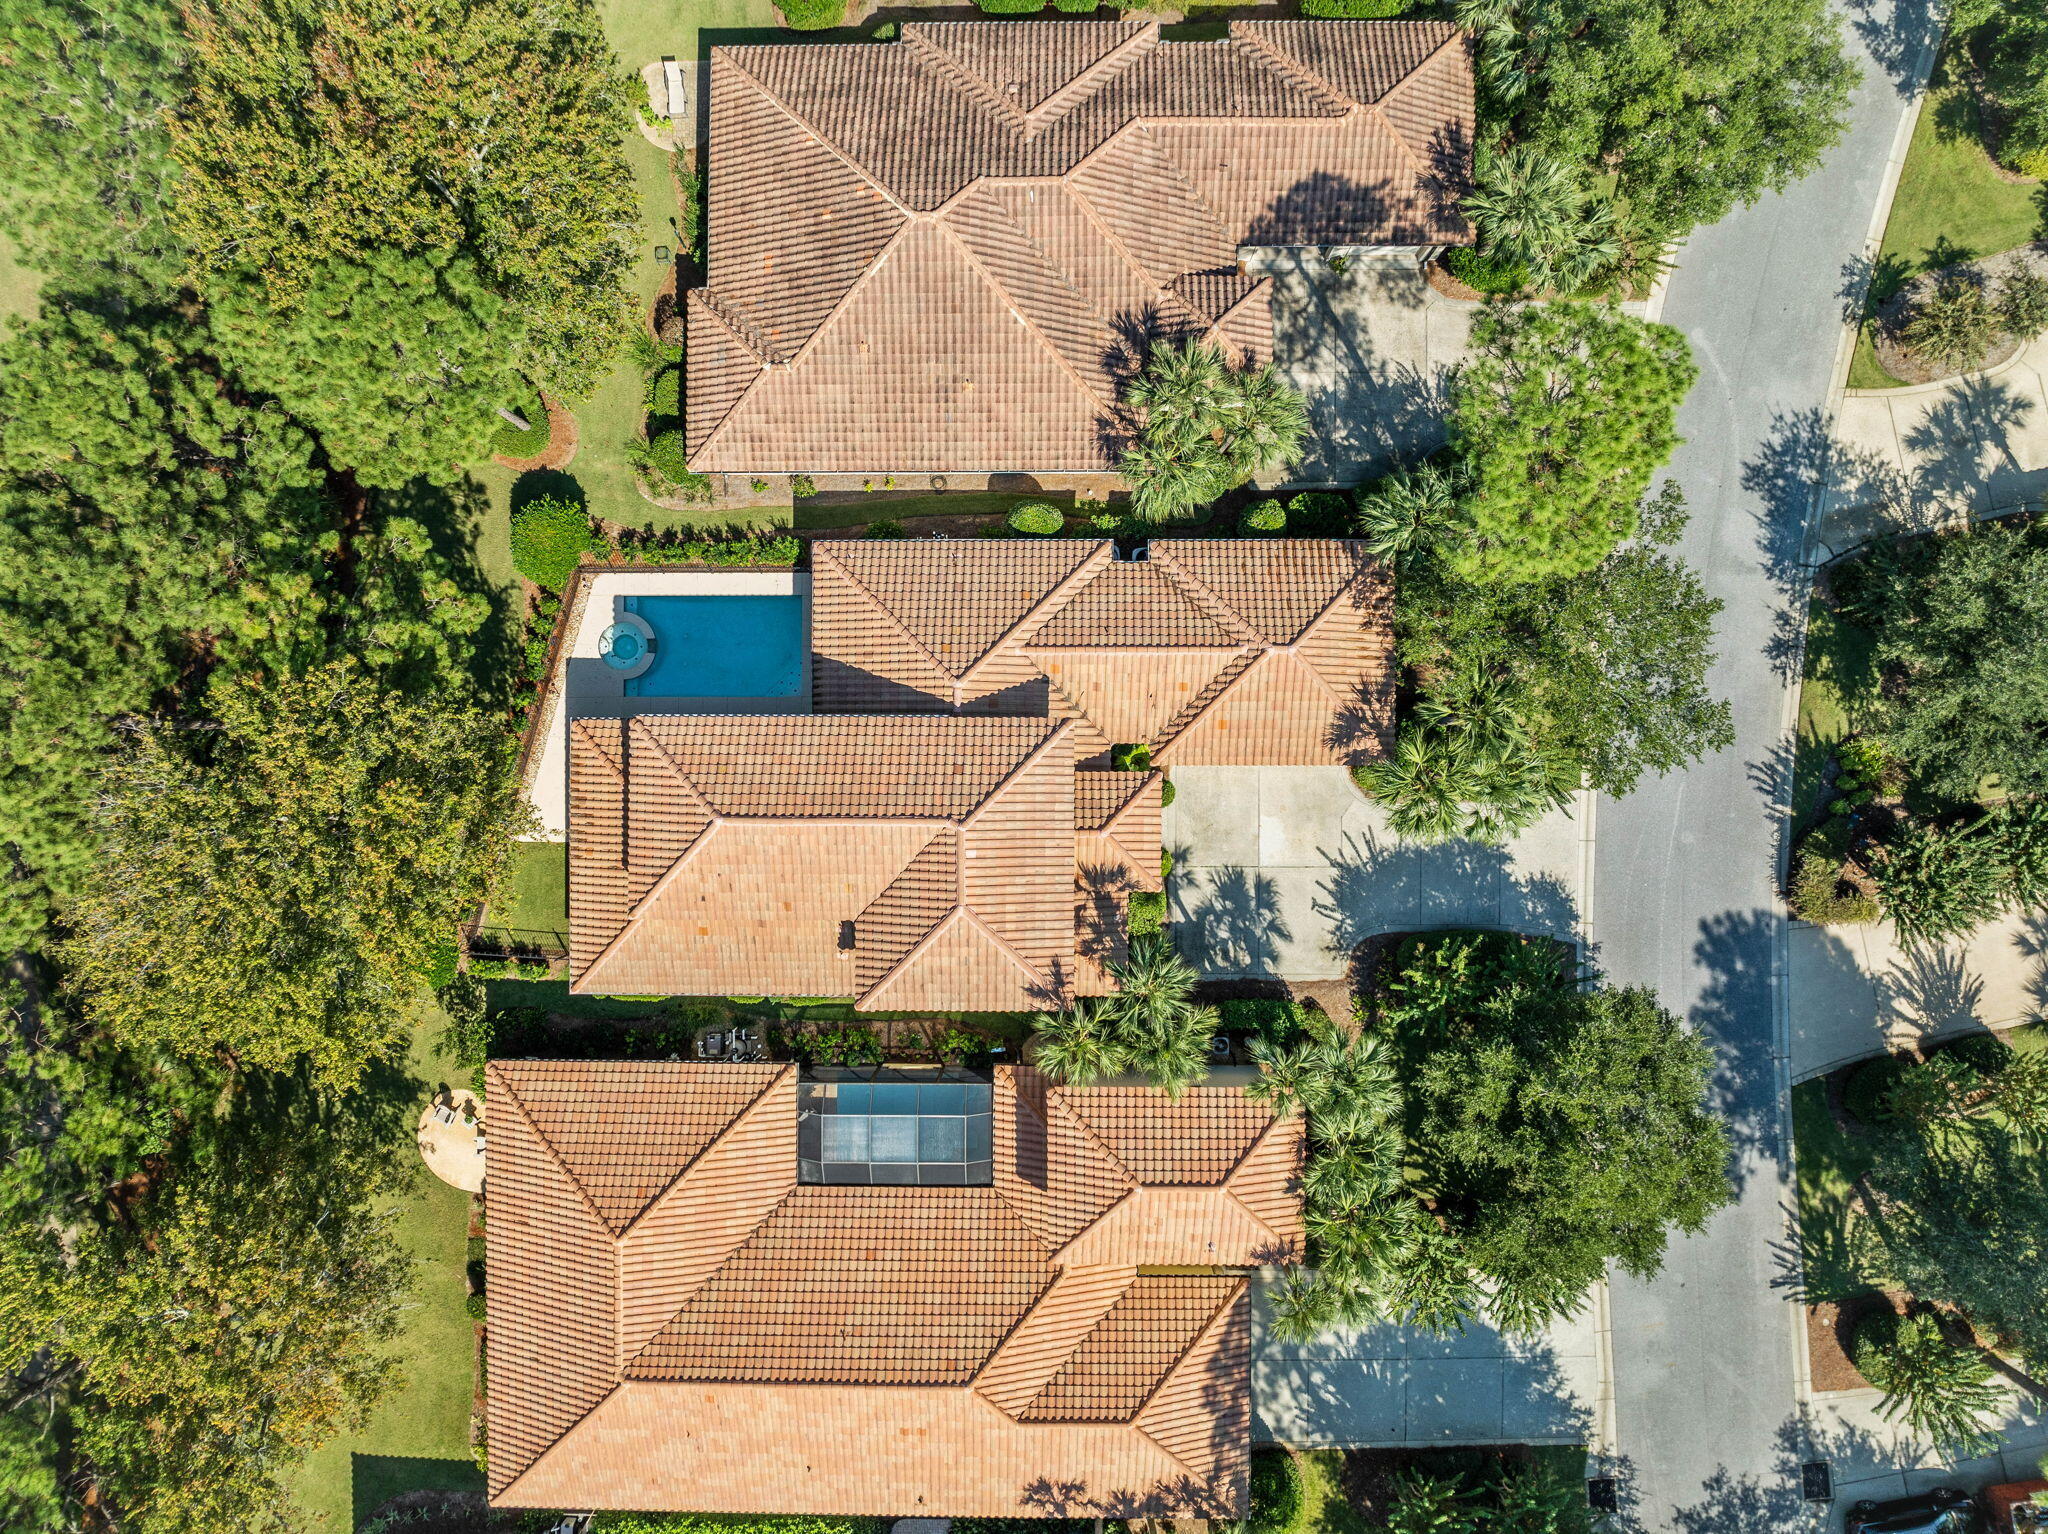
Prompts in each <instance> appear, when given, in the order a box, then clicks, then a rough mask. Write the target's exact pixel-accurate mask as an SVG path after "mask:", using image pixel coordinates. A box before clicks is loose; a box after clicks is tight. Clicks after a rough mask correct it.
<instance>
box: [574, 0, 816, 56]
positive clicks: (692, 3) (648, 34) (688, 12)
mask: <svg viewBox="0 0 2048 1534" xmlns="http://www.w3.org/2000/svg"><path fill="white" fill-rule="evenodd" d="M597 14H598V18H599V19H600V20H601V21H602V22H603V23H604V31H605V36H606V37H608V38H609V39H610V40H611V45H612V50H613V51H614V52H615V53H617V54H618V55H619V58H620V60H621V61H622V62H623V63H624V64H625V66H626V68H628V69H630V70H638V69H639V68H640V66H641V65H643V64H646V63H648V62H649V61H651V60H654V59H659V58H663V57H669V58H678V59H695V58H701V57H702V56H703V55H702V52H701V50H702V48H704V47H706V46H709V44H707V43H705V42H703V41H702V40H701V39H700V37H699V34H700V33H702V32H711V33H713V34H714V35H713V37H712V38H711V39H710V41H711V42H713V43H721V42H728V41H736V40H737V39H729V38H725V37H722V36H718V35H716V34H719V33H722V32H734V31H749V30H757V29H767V30H769V31H771V32H773V33H774V34H775V35H773V36H765V37H760V38H756V39H752V41H757V42H776V41H782V40H786V39H788V38H793V37H796V36H797V35H798V34H796V33H783V32H782V31H781V29H780V27H779V25H778V17H777V16H776V13H775V7H774V6H773V5H772V4H770V3H769V0H684V3H682V4H676V3H675V0H600V3H599V5H598V8H597Z"/></svg>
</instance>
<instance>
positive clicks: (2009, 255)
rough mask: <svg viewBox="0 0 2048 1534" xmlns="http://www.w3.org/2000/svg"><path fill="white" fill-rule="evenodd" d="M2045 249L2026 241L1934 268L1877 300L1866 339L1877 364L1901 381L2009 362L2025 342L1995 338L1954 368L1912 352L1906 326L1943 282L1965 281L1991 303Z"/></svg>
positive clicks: (2036, 263) (2035, 266) (2047, 250)
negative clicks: (1964, 364)
mask: <svg viewBox="0 0 2048 1534" xmlns="http://www.w3.org/2000/svg"><path fill="white" fill-rule="evenodd" d="M2044 254H2048V246H2043V245H2038V244H2028V245H2021V246H2018V247H2016V248H2014V249H2012V250H2008V251H2003V252H2000V253H1999V254H1997V255H1993V256H1985V257H1982V258H1981V259H1978V260H1974V261H1957V262H1952V263H1951V264H1949V265H1947V266H1939V267H1933V268H1930V269H1928V270H1927V271H1925V272H1922V273H1921V274H1920V275H1919V276H1917V277H1914V278H1912V279H1911V280H1909V281H1907V282H1905V283H1904V284H1902V285H1901V286H1900V287H1898V288H1897V289H1896V290H1895V291H1893V292H1892V293H1891V294H1889V295H1888V296H1886V297H1885V298H1883V299H1880V300H1878V301H1877V302H1876V303H1874V304H1873V305H1872V308H1871V321H1870V342H1871V346H1872V348H1873V350H1874V352H1875V354H1876V357H1877V361H1878V364H1879V366H1881V367H1882V368H1883V369H1884V370H1885V371H1886V372H1887V373H1889V374H1890V375H1891V376H1892V377H1893V378H1895V379H1897V380H1898V381H1899V382H1900V383H1904V384H1924V383H1939V382H1941V381H1942V380H1944V379H1948V378H1961V377H1963V376H1965V375H1966V374H1969V373H1982V372H1989V371H1990V370H1992V369H1993V368H1997V367H2002V366H2003V365H2004V364H2006V363H2008V362H2010V361H2011V360H2012V359H2013V358H2014V357H2016V356H2017V355H2019V351H2020V347H2021V346H2022V345H2023V344H2024V343H2023V342H2022V341H2020V340H2019V339H2018V338H2016V337H2014V336H2012V335H2007V334H2001V335H1999V336H1997V337H1995V338H1994V339H1993V340H1992V342H1991V344H1990V346H1989V347H1988V348H1987V349H1986V350H1985V352H1984V353H1983V355H1982V357H1981V358H1980V359H1979V360H1978V361H1977V362H1976V363H1975V364H1974V365H1973V366H1970V367H1954V366H1951V365H1947V364H1943V363H1937V362H1934V361H1931V360H1929V359H1927V358H1923V357H1920V356H1918V355H1916V354H1915V353H1914V352H1913V351H1912V350H1910V349H1909V348H1908V346H1907V344H1906V340H1905V331H1906V327H1907V326H1908V325H1909V324H1910V323H1911V322H1912V319H1913V316H1914V314H1915V313H1916V312H1917V310H1918V308H1919V306H1920V305H1921V304H1922V303H1924V302H1925V301H1926V300H1927V299H1928V298H1929V297H1931V296H1932V295H1933V294H1934V293H1935V292H1936V291H1937V290H1939V289H1940V288H1941V287H1942V286H1943V285H1944V284H1946V283H1951V282H1967V283H1970V284H1971V285H1973V286H1975V287H1977V288H1979V289H1981V290H1982V291H1983V292H1984V293H1985V294H1986V295H1987V296H1988V297H1990V298H1991V299H1992V300H1993V301H1994V302H1995V301H1996V298H1997V295H1998V293H1999V291H2000V289H2001V286H2002V284H2003V283H2004V281H2005V279H2006V278H2007V277H2009V276H2011V275H2012V274H2014V273H2016V272H2020V271H2026V270H2033V271H2040V270H2042V260H2041V258H2042V256H2043V255H2044Z"/></svg>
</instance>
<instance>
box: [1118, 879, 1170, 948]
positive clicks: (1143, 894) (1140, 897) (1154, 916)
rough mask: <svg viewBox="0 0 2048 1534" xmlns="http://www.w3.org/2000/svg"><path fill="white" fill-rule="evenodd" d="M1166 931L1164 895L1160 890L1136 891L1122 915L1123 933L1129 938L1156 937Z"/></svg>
mask: <svg viewBox="0 0 2048 1534" xmlns="http://www.w3.org/2000/svg"><path fill="white" fill-rule="evenodd" d="M1165 929H1166V895H1165V893H1164V892H1163V891H1160V890H1138V891H1137V892H1135V893H1134V894H1133V895H1132V896H1131V903H1130V905H1129V907H1128V908H1127V909H1126V911H1125V913H1124V932H1125V934H1126V935H1127V936H1129V937H1134V938H1139V937H1157V936H1158V935H1159V934H1160V933H1161V932H1163V931H1164V930H1165Z"/></svg>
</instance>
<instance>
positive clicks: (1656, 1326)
mask: <svg viewBox="0 0 2048 1534" xmlns="http://www.w3.org/2000/svg"><path fill="white" fill-rule="evenodd" d="M1844 19H1845V23H1846V27H1847V31H1848V36H1849V42H1850V47H1851V49H1852V52H1853V53H1854V55H1855V57H1856V58H1857V60H1858V62H1859V63H1860V64H1861V65H1862V68H1863V79H1862V83H1861V86H1860V88H1859V89H1858V91H1857V93H1856V96H1855V99H1854V102H1853V104H1852V106H1851V122H1850V128H1849V131H1848V133H1847V134H1846V136H1845V137H1844V139H1843V140H1842V142H1841V143H1840V144H1839V145H1837V146H1836V148H1835V149H1834V151H1833V152H1832V153H1831V154H1830V155H1829V157H1828V159H1827V162H1826V164H1825V165H1824V166H1823V167H1822V168H1821V169H1820V170H1818V171H1817V172H1815V173H1814V174H1813V175H1812V176H1810V177H1808V178H1807V179H1806V180H1805V181H1803V182H1801V183H1799V184H1798V185H1796V186H1794V187H1792V188H1790V189H1788V190H1787V191H1786V192H1785V193H1784V194H1782V195H1777V196H1771V197H1767V198H1765V199H1764V200H1762V201H1761V202H1759V203H1758V204H1756V205H1755V206H1754V207H1750V208H1747V209H1743V210H1741V211H1739V212H1737V213H1735V214H1734V215H1733V216H1731V217H1729V218H1727V219H1725V220H1723V221H1722V222H1721V223H1719V224H1716V225H1714V226H1712V227H1711V228H1707V229H1703V230H1700V231H1699V232H1697V233H1696V234H1695V235H1694V237H1693V238H1692V239H1691V240H1690V241H1689V242H1688V244H1687V245H1686V247H1685V248H1684V250H1683V251H1682V252H1681V254H1680V257H1679V262H1678V266H1677V269H1676V270H1675V272H1674V273H1673V274H1672V277H1671V280H1670V287H1669V292H1668V295H1667V298H1666V301H1665V306H1664V312H1663V318H1664V320H1665V322H1666V323H1667V324H1671V325H1674V326H1676V327H1677V328H1678V329H1680V330H1681V331H1683V332H1684V333H1685V334H1686V336H1687V337H1688V338H1689V339H1690V340H1691V342H1692V347H1693V353H1694V356H1695V357H1696V358H1697V360H1698V362H1699V365H1700V370H1701V376H1700V381H1699V383H1698V385H1697V386H1696V387H1695V388H1694V390H1693V392H1692V395H1691V397H1690V398H1689V399H1688V400H1687V402H1686V404H1685V407H1684V409H1683V411H1682V412H1681V414H1680V418H1679V427H1680V430H1681V432H1682V433H1683V434H1684V436H1685V438H1686V442H1685V445H1684V446H1683V447H1682V448H1681V449H1680V450H1679V452H1678V454H1677V455H1676V457H1675V458H1674V459H1673V461H1672V464H1671V470H1670V472H1671V474H1672V475H1673V476H1674V477H1675V478H1676V479H1677V480H1678V482H1679V484H1680V485H1681V486H1683V488H1684V490H1685V493H1686V496H1687V499H1688V501H1689V502H1690V504H1691V507H1692V523H1691V526H1690V527H1689V529H1688V532H1687V538H1686V543H1685V548H1684V552H1685V555H1686V557H1687V558H1688V559H1689V560H1691V562H1692V563H1693V565H1694V567H1695V568H1696V569H1698V570H1699V572H1700V574H1701V576H1702V578H1703V579H1704V580H1705V582H1706V584H1707V587H1708V589H1709V590H1710V591H1712V592H1713V593H1714V594H1715V595H1716V596H1718V597H1720V598H1721V600H1722V601H1723V602H1724V603H1725V604H1726V607H1725V610H1724V611H1723V612H1722V614H1721V622H1720V654H1719V662H1718V665H1717V667H1716V672H1715V678H1714V679H1715V683H1716V688H1717V691H1718V692H1719V693H1720V694H1721V695H1722V696H1724V697H1727V698H1729V699H1730V700H1731V702H1732V704H1733V707H1734V715H1735V732H1736V740H1735V744H1734V745H1733V746H1732V747H1730V748H1729V749H1728V750H1726V751H1723V752H1721V753H1719V754H1718V755H1716V756H1713V757H1711V758H1709V759H1707V760H1705V761H1702V762H1700V763H1698V764H1697V765H1695V766H1694V767H1692V768H1691V769H1690V770H1688V771H1685V772H1680V773H1673V774H1671V775H1669V776H1667V777H1665V778H1662V779H1660V780H1657V781H1654V782H1650V783H1647V784H1645V785H1644V786H1643V787H1641V788H1639V789H1638V790H1637V792H1636V793H1634V794H1632V795H1630V796H1629V797H1628V798H1626V799H1622V800H1603V801H1602V802H1601V804H1600V805H1599V808H1598V822H1597V826H1598V829H1597V837H1596V843H1595V848H1596V850H1595V854H1594V879H1593V892H1592V898H1591V902H1590V909H1589V912H1588V916H1589V919H1590V930H1591V936H1592V940H1593V943H1594V945H1595V947H1596V950H1597V962H1598V963H1599V965H1600V967H1601V968H1602V969H1603V971H1604V972H1605V973H1606V975H1607V976H1608V977H1609V978H1610V979H1611V980H1612V981H1615V982H1617V983H1630V984H1644V985H1649V986H1652V987H1654V988H1655V989H1656V991H1657V992H1658V994H1659V996H1660V997H1661V998H1662V999H1663V1001H1664V1003H1665V1004H1666V1005H1667V1006H1670V1007H1672V1008H1674V1009H1675V1010H1677V1011H1679V1012H1681V1013H1682V1014H1684V1015H1687V1016H1688V1017H1689V1018H1690V1019H1691V1021H1692V1023H1693V1024H1694V1026H1696V1027H1698V1028H1699V1029H1700V1030H1702V1031H1703V1032H1704V1033H1706V1034H1707V1035H1709V1036H1711V1037H1712V1038H1713V1039H1714V1040H1716V1041H1717V1043H1718V1044H1719V1045H1720V1049H1721V1064H1720V1070H1719V1076H1718V1079H1717V1083H1716V1086H1717V1092H1718V1094H1719V1097H1720V1107H1721V1110H1722V1111H1723V1113H1724V1114H1725V1115H1726V1117H1727V1118H1728V1120H1729V1122H1730V1124H1731V1126H1732V1128H1733V1132H1734V1135H1735V1139H1736V1146H1737V1151H1736V1164H1735V1176H1736V1180H1737V1183H1738V1186H1739V1188H1740V1193H1739V1196H1738V1198H1737V1200H1736V1202H1735V1203H1734V1204H1732V1205H1731V1206H1730V1207H1728V1208H1727V1209H1725V1210H1723V1211H1722V1212H1721V1213H1720V1214H1719V1215H1718V1216H1717V1217H1716V1218H1715V1219H1714V1220H1713V1222H1712V1223H1711V1224H1710V1225H1709V1226H1708V1228H1707V1229H1706V1230H1705V1231H1704V1232H1702V1233H1701V1234H1700V1235H1698V1236H1696V1237H1693V1238H1690V1239H1685V1240H1679V1241H1675V1242H1674V1243H1673V1245H1672V1248H1671V1250H1670V1252H1669V1254H1668V1256H1667V1258H1666V1261H1665V1263H1664V1267H1663V1270H1662V1272H1661V1273H1659V1274H1658V1275H1657V1276H1656V1277H1655V1278H1652V1279H1649V1280H1647V1281H1645V1280H1638V1279H1633V1278H1630V1277H1628V1276H1627V1275H1625V1274H1616V1275H1615V1282H1614V1285H1613V1292H1612V1299H1611V1313H1612V1324H1613V1336H1612V1349H1613V1368H1614V1386H1615V1401H1614V1417H1613V1421H1614V1430H1615V1445H1616V1449H1617V1453H1618V1457H1619V1463H1618V1465H1617V1467H1616V1468H1617V1471H1618V1473H1619V1475H1620V1478H1621V1480H1622V1483H1623V1489H1624V1495H1625V1497H1626V1498H1627V1507H1628V1510H1629V1512H1630V1514H1631V1519H1632V1522H1633V1523H1634V1524H1635V1525H1636V1526H1638V1527H1640V1528H1642V1529H1646V1530H1664V1529H1669V1530H1677V1531H1680V1534H1738V1531H1739V1534H1765V1531H1769V1530H1775V1529H1795V1528H1802V1527H1806V1526H1807V1516H1806V1512H1805V1510H1804V1509H1803V1507H1802V1505H1801V1503H1800V1501H1799V1497H1798V1490H1797V1482H1796V1476H1797V1466H1798V1463H1799V1461H1800V1460H1802V1459H1804V1458H1806V1457H1807V1456H1808V1454H1809V1453H1812V1452H1820V1453H1823V1454H1824V1453H1825V1452H1826V1445H1825V1444H1821V1445H1818V1446H1816V1445H1814V1444H1813V1443H1812V1442H1811V1437H1810V1435H1809V1434H1808V1432H1807V1431H1806V1429H1805V1428H1804V1427H1803V1426H1802V1424H1801V1421H1800V1418H1799V1413H1798V1402H1797V1379H1796V1372H1795V1360H1796V1357H1797V1354H1796V1352H1795V1334H1794V1327H1795V1324H1796V1321H1797V1318H1798V1310H1797V1307H1796V1306H1795V1305H1794V1304H1793V1303H1792V1300H1791V1294H1790V1290H1789V1279H1790V1272H1791V1269H1792V1267H1793V1266H1795V1265H1796V1264H1795V1263H1794V1262H1788V1258H1789V1246H1788V1241H1789V1236H1790V1230H1789V1227H1788V1216H1789V1214H1790V1209H1791V1202H1792V1191H1791V1189H1792V1184H1791V1145H1790V1125H1789V1121H1788V1119H1787V1105H1786V1102H1785V1099H1784V1097H1783V1095H1782V1092H1781V1076H1782V1070H1781V1066H1782V1056H1783V1028H1782V1020H1781V1017H1780V1013H1779V1005H1780V1002H1781V996H1780V994H1779V988H1780V986H1781V983H1782V975H1781V965H1780V956H1781V955H1782V953H1783V951H1784V920H1783V916H1782V914H1781V911H1780V907H1779V904H1778V901H1777V898H1776V894H1775V882H1776V874H1775V870H1776V862H1777V856H1778V839H1779V836H1780V834H1781V830H1782V827H1783V825H1784V821H1785V813H1786V807H1787V799H1788V794H1789V790H1790V740H1789V733H1788V717H1787V715H1788V710H1787V702H1788V697H1789V694H1790V689H1791V688H1792V687H1793V685H1794V684H1795V683H1796V662H1795V660H1794V658H1793V657H1794V653H1795V651H1796V640H1797V625H1798V624H1799V623H1800V622H1802V621H1803V610H1802V605H1801V604H1802V602H1803V595H1802V590H1801V588H1802V585H1803V577H1802V576H1801V574H1800V572H1799V570H1798V568H1797V566H1798V560H1799V555H1800V551H1801V546H1802V537H1803V532H1804V527H1805V521H1806V517H1807V514H1808V510H1809V508H1810V506H1811V505H1812V503H1813V498H1814V494H1815V490H1816V482H1817V478H1818V475H1819V472H1820V466H1821V462H1822V451H1821V444H1822V443H1823V442H1824V440H1825V424H1824V420H1823V412H1824V410H1825V407H1826V405H1827V394H1828V389H1829V384H1830V381H1831V378H1832V374H1833V370H1834V364H1835V357H1836V349H1837V343H1838V340H1839V337H1840V335H1841V324H1842V316H1843V311H1844V305H1845V303H1846V302H1851V301H1853V300H1852V299H1850V298H1845V292H1846V293H1849V294H1855V293H1857V292H1860V282H1861V277H1860V271H1859V269H1860V266H1861V258H1862V254H1863V249H1864V242H1865V239H1866V237H1867V235H1868V233H1869V229H1870V224H1871V219H1872V215H1873V213H1874V211H1875V210H1876V207H1877V202H1878V199H1879V196H1880V195H1881V187H1882V184H1883V180H1884V170H1885V164H1886V161H1887V159H1888V157H1889V156H1890V154H1891V151H1892V148H1893V143H1894V139H1895V137H1896V134H1897V130H1898V127H1899V124H1900V122H1901V120H1902V118H1903V116H1904V114H1905V112H1906V111H1907V108H1908V105H1909V101H1910V96H1911V92H1912V91H1913V90H1914V89H1915V88H1916V87H1917V85H1918V83H1919V77H1920V75H1921V74H1922V73H1923V72H1924V69H1925V66H1926V64H1927V62H1928V60H1927V50H1926V48H1925V43H1926V39H1927V36H1928V33H1929V30H1930V27H1931V22H1930V21H1929V19H1928V14H1927V11H1926V10H1925V8H1924V0H1898V4H1897V6H1896V8H1895V7H1894V6H1893V5H1892V4H1891V3H1889V0H1877V3H1875V4H1872V5H1870V6H1869V7H1868V8H1845V9H1844Z"/></svg>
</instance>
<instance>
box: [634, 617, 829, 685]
mask: <svg viewBox="0 0 2048 1534" xmlns="http://www.w3.org/2000/svg"><path fill="white" fill-rule="evenodd" d="M624 605H625V609H626V611H627V612H629V613H635V614H637V615H638V616H639V617H641V618H642V619H644V620H645V621H646V623H647V626H648V627H649V628H651V629H653V630H654V664H653V665H651V666H649V667H648V668H647V669H646V670H645V671H643V672H641V673H640V675H638V676H636V677H629V678H628V679H627V681H626V684H625V686H626V693H627V696H629V697H636V698H791V697H795V696H796V695H797V693H798V692H799V691H801V690H802V688H803V682H804V599H803V598H802V597H799V596H659V597H653V596H641V597H627V598H625V599H624Z"/></svg>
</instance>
